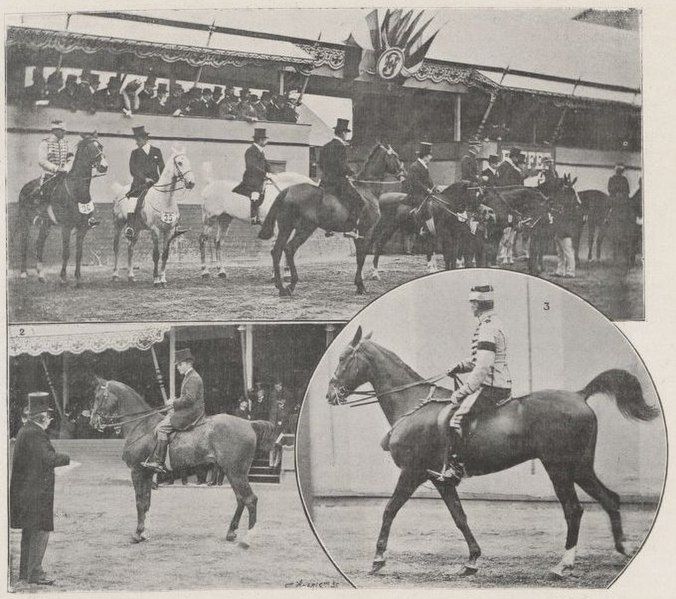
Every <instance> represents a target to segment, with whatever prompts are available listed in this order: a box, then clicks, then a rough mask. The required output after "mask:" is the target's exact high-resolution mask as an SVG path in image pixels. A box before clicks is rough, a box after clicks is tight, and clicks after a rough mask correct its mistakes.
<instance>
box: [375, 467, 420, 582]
mask: <svg viewBox="0 0 676 599" xmlns="http://www.w3.org/2000/svg"><path fill="white" fill-rule="evenodd" d="M426 478H427V472H426V471H425V470H424V469H420V470H402V471H401V474H400V475H399V480H398V481H397V486H396V487H395V489H394V493H393V494H392V497H390V500H389V501H388V502H387V505H386V506H385V511H384V512H383V521H382V524H381V526H380V534H379V535H378V542H377V543H376V554H375V556H374V558H373V565H372V567H371V571H370V572H369V574H375V573H376V572H378V570H380V569H382V567H383V566H384V565H385V551H386V550H387V541H388V539H389V537H390V528H392V522H393V521H394V518H395V516H396V515H397V512H399V510H400V509H401V507H402V506H403V505H404V504H405V503H406V502H407V501H408V500H409V499H410V498H411V495H413V493H414V492H415V490H416V489H417V488H418V487H419V486H420V485H421V484H422V483H423V482H424V481H425V479H426Z"/></svg>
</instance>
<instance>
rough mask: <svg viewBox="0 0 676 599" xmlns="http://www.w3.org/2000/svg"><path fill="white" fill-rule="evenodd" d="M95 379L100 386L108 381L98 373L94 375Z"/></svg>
mask: <svg viewBox="0 0 676 599" xmlns="http://www.w3.org/2000/svg"><path fill="white" fill-rule="evenodd" d="M94 380H95V381H96V384H97V385H98V386H100V387H102V386H103V385H105V384H106V381H105V380H104V379H102V378H101V377H100V376H99V375H98V374H95V375H94Z"/></svg>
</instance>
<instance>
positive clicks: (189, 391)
mask: <svg viewBox="0 0 676 599" xmlns="http://www.w3.org/2000/svg"><path fill="white" fill-rule="evenodd" d="M175 361H176V370H178V372H179V374H180V375H182V376H183V382H182V383H181V396H180V397H178V398H177V399H172V400H170V401H168V402H167V406H168V407H169V408H170V411H169V412H168V413H167V415H166V416H165V417H164V418H163V419H162V420H161V421H160V422H159V423H158V425H157V426H156V427H155V435H156V436H157V444H156V445H155V450H154V451H153V454H152V455H151V456H150V457H149V458H148V459H147V460H146V461H145V462H143V464H142V465H143V466H144V467H145V468H149V469H150V470H154V471H155V472H163V471H164V470H165V467H164V462H165V460H166V457H167V447H168V445H169V435H170V434H171V433H173V432H175V431H183V430H186V429H188V428H190V427H191V426H192V425H193V424H195V423H196V422H197V421H198V420H199V419H200V418H202V417H203V416H204V384H203V383H202V377H201V376H200V375H199V374H197V372H196V371H195V368H194V366H193V365H194V362H195V358H193V355H192V353H191V351H190V350H189V349H179V350H177V351H176V355H175Z"/></svg>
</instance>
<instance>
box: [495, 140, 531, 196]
mask: <svg viewBox="0 0 676 599" xmlns="http://www.w3.org/2000/svg"><path fill="white" fill-rule="evenodd" d="M522 156H523V152H521V149H520V148H512V149H510V150H509V155H508V156H507V157H506V158H505V159H504V160H503V161H502V164H501V165H500V166H499V167H498V186H499V187H512V186H518V185H523V182H524V179H525V178H526V175H525V173H524V172H523V170H522V169H521V167H520V166H519V163H520V162H521V161H522Z"/></svg>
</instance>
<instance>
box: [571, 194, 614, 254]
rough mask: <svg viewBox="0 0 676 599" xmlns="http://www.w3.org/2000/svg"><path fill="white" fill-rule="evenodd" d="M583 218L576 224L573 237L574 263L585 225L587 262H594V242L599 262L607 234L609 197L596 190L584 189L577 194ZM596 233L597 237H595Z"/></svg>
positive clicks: (578, 252)
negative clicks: (585, 225)
mask: <svg viewBox="0 0 676 599" xmlns="http://www.w3.org/2000/svg"><path fill="white" fill-rule="evenodd" d="M578 196H579V198H580V203H581V206H582V214H583V217H582V219H581V220H579V221H578V223H577V231H576V233H575V237H574V240H573V242H574V248H575V261H576V262H577V261H578V259H579V254H580V240H581V238H582V230H583V228H584V224H585V223H586V224H587V245H588V249H587V262H593V261H594V255H593V251H594V242H596V260H597V262H600V261H601V249H602V246H603V241H604V239H605V236H606V234H607V228H608V222H607V220H608V214H609V212H610V207H611V200H610V196H608V194H607V193H604V192H603V191H600V190H598V189H586V190H584V191H581V192H579V194H578ZM597 233H598V235H597Z"/></svg>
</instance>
